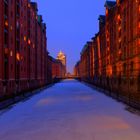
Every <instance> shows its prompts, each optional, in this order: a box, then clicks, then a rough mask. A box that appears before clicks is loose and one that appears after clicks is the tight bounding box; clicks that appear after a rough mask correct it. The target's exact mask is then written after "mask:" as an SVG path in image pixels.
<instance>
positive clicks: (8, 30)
mask: <svg viewBox="0 0 140 140" xmlns="http://www.w3.org/2000/svg"><path fill="white" fill-rule="evenodd" d="M0 3H1V5H0V9H1V11H0V96H6V95H8V96H12V95H15V94H18V93H20V92H24V91H29V90H31V89H35V88H38V87H41V86H44V85H45V84H46V83H49V82H50V81H51V76H50V77H47V76H49V75H50V74H48V71H47V69H48V68H47V67H48V64H49V63H48V53H47V46H46V45H47V38H46V25H45V23H43V20H42V16H40V15H38V13H37V11H38V9H37V4H36V3H35V2H30V0H24V1H23V0H22V1H21V0H12V1H8V0H0ZM47 78H48V79H49V80H48V79H47Z"/></svg>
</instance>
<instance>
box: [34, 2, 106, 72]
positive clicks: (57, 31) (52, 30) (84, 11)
mask: <svg viewBox="0 0 140 140" xmlns="http://www.w3.org/2000/svg"><path fill="white" fill-rule="evenodd" d="M32 1H36V2H37V3H38V9H39V14H42V15H43V19H44V22H45V23H46V24H47V37H48V50H49V52H50V54H51V55H52V56H53V57H56V56H57V54H58V52H59V51H60V50H62V51H63V52H64V53H65V54H66V55H67V70H68V71H70V72H73V66H74V65H75V63H76V62H77V61H78V60H79V59H80V52H81V49H82V48H83V46H84V45H85V43H86V42H87V41H89V40H90V39H91V38H92V37H93V36H94V34H95V33H97V31H98V16H99V14H104V13H105V11H104V4H105V0H32Z"/></svg>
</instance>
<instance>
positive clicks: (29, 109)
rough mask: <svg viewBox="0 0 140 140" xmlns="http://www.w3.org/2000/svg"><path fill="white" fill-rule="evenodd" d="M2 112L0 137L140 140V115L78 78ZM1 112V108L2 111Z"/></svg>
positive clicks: (19, 139) (5, 139) (20, 139)
mask: <svg viewBox="0 0 140 140" xmlns="http://www.w3.org/2000/svg"><path fill="white" fill-rule="evenodd" d="M41 92H42V93H40V94H38V95H35V96H34V97H32V98H31V99H30V100H27V101H25V102H20V103H18V104H17V105H15V106H14V107H13V108H11V109H9V110H7V111H6V112H2V114H1V115H0V140H139V139H140V134H139V130H140V116H138V115H134V114H133V113H130V112H128V111H126V110H125V109H124V108H125V106H124V105H123V104H121V103H118V102H116V101H115V100H113V99H111V98H109V97H106V96H105V95H103V94H102V93H100V92H98V91H96V90H94V89H91V88H90V87H87V86H85V85H83V84H81V83H79V82H77V81H75V80H65V81H62V82H61V83H58V84H56V85H54V86H53V87H50V88H49V89H46V90H44V91H41ZM0 113H1V112H0Z"/></svg>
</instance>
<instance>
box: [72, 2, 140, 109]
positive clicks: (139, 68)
mask: <svg viewBox="0 0 140 140" xmlns="http://www.w3.org/2000/svg"><path fill="white" fill-rule="evenodd" d="M105 8H106V12H105V13H106V15H105V16H104V15H101V16H99V32H98V33H97V34H96V35H95V37H93V38H92V41H91V42H92V49H93V50H92V53H91V50H88V51H90V52H86V51H87V49H84V51H83V53H82V54H81V60H80V61H79V62H78V65H76V66H75V71H78V72H77V74H79V76H80V77H82V79H84V80H85V81H86V79H85V77H89V70H90V73H93V77H92V76H91V75H90V80H89V81H88V82H92V83H93V84H95V85H97V86H99V87H101V88H103V89H105V90H108V91H109V92H108V93H109V95H110V96H113V97H115V98H118V99H120V100H122V101H124V102H126V103H129V104H130V105H132V106H136V107H139V108H140V1H139V0H117V2H113V1H106V3H105ZM87 55H90V57H91V58H92V57H94V58H93V63H90V66H89V65H87V64H89V62H90V61H89V59H86V57H88V56H87ZM82 57H84V58H82ZM86 61H88V62H86ZM80 64H82V65H80ZM87 67H89V68H87ZM90 67H93V69H90ZM81 69H82V70H83V71H84V72H82V73H83V74H84V75H82V74H81V73H80V72H79V70H81Z"/></svg>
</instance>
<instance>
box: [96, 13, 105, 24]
mask: <svg viewBox="0 0 140 140" xmlns="http://www.w3.org/2000/svg"><path fill="white" fill-rule="evenodd" d="M98 20H99V21H100V22H102V23H105V15H100V16H99V18H98Z"/></svg>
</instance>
